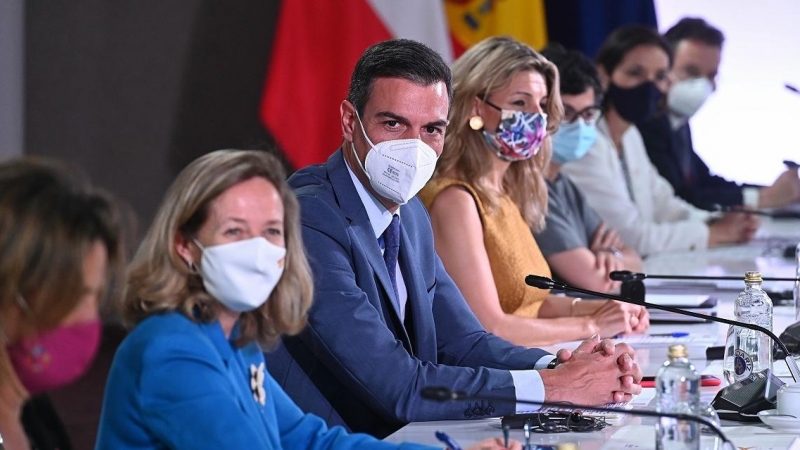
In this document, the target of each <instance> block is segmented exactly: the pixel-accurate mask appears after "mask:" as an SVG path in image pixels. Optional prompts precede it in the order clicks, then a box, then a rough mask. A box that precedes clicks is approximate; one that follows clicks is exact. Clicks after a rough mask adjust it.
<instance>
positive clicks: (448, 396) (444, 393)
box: [420, 386, 460, 402]
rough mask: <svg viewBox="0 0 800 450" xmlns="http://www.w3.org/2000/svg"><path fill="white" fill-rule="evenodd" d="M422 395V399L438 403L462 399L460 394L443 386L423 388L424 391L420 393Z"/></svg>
mask: <svg viewBox="0 0 800 450" xmlns="http://www.w3.org/2000/svg"><path fill="white" fill-rule="evenodd" d="M420 395H421V396H422V398H427V399H428V400H435V401H437V402H446V401H448V400H457V399H458V398H460V396H459V393H458V392H455V391H453V390H452V389H449V388H446V387H442V386H429V387H424V388H422V391H420Z"/></svg>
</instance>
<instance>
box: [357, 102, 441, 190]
mask: <svg viewBox="0 0 800 450" xmlns="http://www.w3.org/2000/svg"><path fill="white" fill-rule="evenodd" d="M356 118H357V119H358V124H359V125H361V132H362V133H364V138H365V139H366V140H367V143H368V144H369V145H370V150H369V151H368V152H367V157H366V159H365V161H364V165H361V160H359V159H358V154H357V153H356V148H355V145H353V146H352V148H353V153H354V154H355V156H356V161H358V164H359V165H361V169H362V170H364V173H365V174H366V175H367V179H369V184H370V185H371V186H372V188H373V189H375V192H377V193H378V195H380V196H381V197H384V198H387V199H389V200H391V201H393V202H394V203H397V204H398V205H405V204H406V203H408V201H409V200H411V199H412V198H413V197H414V196H415V195H417V193H418V192H419V191H420V189H422V188H423V187H424V186H425V183H427V182H428V180H430V179H431V176H432V175H433V171H434V170H435V169H436V161H437V160H438V159H439V156H438V155H437V154H436V151H434V150H433V149H432V148H431V147H430V146H429V145H428V144H426V143H424V142H422V140H421V139H395V140H391V141H383V142H379V143H378V144H377V145H376V144H373V143H372V141H371V140H370V139H369V136H367V131H366V130H365V129H364V124H363V123H361V117H359V116H358V112H356Z"/></svg>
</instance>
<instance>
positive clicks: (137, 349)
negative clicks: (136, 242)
mask: <svg viewBox="0 0 800 450" xmlns="http://www.w3.org/2000/svg"><path fill="white" fill-rule="evenodd" d="M263 363H264V357H263V354H262V353H261V350H260V349H259V348H258V347H257V346H256V345H255V344H250V345H248V346H246V347H244V348H237V347H235V346H234V345H233V344H232V343H231V342H230V341H229V340H228V339H226V338H225V335H224V334H223V332H222V328H221V327H220V325H219V322H214V323H210V324H202V323H195V322H193V321H191V320H189V319H188V318H187V317H186V316H184V315H183V314H181V313H177V312H172V313H167V314H162V315H156V316H152V317H150V318H148V319H146V320H144V321H143V322H142V323H140V324H139V325H138V326H136V328H135V329H134V330H133V331H132V332H131V334H130V335H128V336H127V337H126V338H125V341H124V342H123V343H122V345H121V346H120V347H119V349H118V350H117V353H116V355H115V356H114V362H113V364H112V365H111V372H110V373H109V376H108V380H107V384H106V393H105V398H104V400H103V412H102V416H101V419H100V430H99V434H98V438H97V443H96V448H97V449H166V448H171V449H214V450H217V449H222V448H257V449H282V448H286V449H351V448H364V447H368V448H385V449H396V448H414V449H416V448H426V449H427V448H430V447H425V446H418V445H414V444H401V445H400V446H398V445H397V444H390V443H386V442H381V441H378V440H376V439H374V438H373V437H371V436H366V435H350V434H348V433H347V432H346V431H345V430H344V429H342V428H341V427H337V428H331V429H329V428H328V427H327V426H326V425H325V423H324V422H323V421H322V419H320V418H319V417H315V416H313V415H310V414H304V413H303V412H302V411H300V408H298V407H297V406H296V405H295V404H294V403H293V402H292V400H291V399H290V398H289V397H288V396H287V395H286V393H284V392H283V390H282V389H281V388H280V387H279V386H278V384H277V383H275V380H273V379H272V377H270V376H269V374H268V373H266V374H265V376H264V378H263V386H264V390H263V393H264V396H263V397H261V398H263V399H264V403H263V405H262V404H261V402H259V401H257V400H256V397H255V395H254V391H253V390H251V379H252V376H253V375H252V374H253V372H257V368H258V367H259V365H260V364H263Z"/></svg>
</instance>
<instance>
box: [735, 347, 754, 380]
mask: <svg viewBox="0 0 800 450" xmlns="http://www.w3.org/2000/svg"><path fill="white" fill-rule="evenodd" d="M733 372H734V373H735V374H736V381H741V380H743V379H745V378H747V377H749V376H750V374H751V373H753V358H752V357H751V356H750V355H749V354H748V353H746V352H744V351H743V350H741V349H736V351H735V352H734V353H733Z"/></svg>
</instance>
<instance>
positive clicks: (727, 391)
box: [525, 275, 800, 422]
mask: <svg viewBox="0 0 800 450" xmlns="http://www.w3.org/2000/svg"><path fill="white" fill-rule="evenodd" d="M525 283H526V284H528V285H529V286H533V287H535V288H539V289H552V290H560V291H565V290H569V291H574V292H580V293H583V294H587V295H591V296H595V297H600V298H606V299H609V300H617V301H621V302H624V303H631V304H634V305H639V306H644V307H648V308H653V309H660V310H662V311H669V312H672V313H675V314H681V315H684V316H689V317H696V318H699V319H705V320H710V321H712V322H719V323H724V324H726V325H733V326H736V327H742V328H747V329H749V330H755V331H760V332H762V333H764V334H766V335H767V336H769V337H770V338H772V342H773V343H774V345H777V346H778V347H780V349H781V350H783V352H784V358H783V360H784V361H785V362H786V365H787V366H789V373H790V374H791V375H792V379H793V380H794V381H795V382H797V381H798V379H800V368H798V367H797V363H796V362H795V360H794V358H792V356H791V354H790V353H789V351H788V350H787V348H786V345H785V344H784V343H783V342H781V340H780V339H778V337H777V336H775V334H774V333H773V332H772V331H770V330H767V329H766V328H764V327H761V326H758V325H754V324H752V323H744V322H738V321H735V320H729V319H723V318H721V317H716V316H710V315H706V314H700V313H696V312H694V311H686V310H683V309H680V308H673V307H671V306H664V305H657V304H654V303H648V302H645V301H643V300H636V299H632V298H627V297H622V296H619V295H612V294H605V293H602V292H595V291H590V290H588V289H581V288H577V287H574V286H567V285H566V284H564V283H559V282H556V281H553V280H551V279H550V278H547V277H542V276H538V275H528V276H527V277H525ZM781 385H783V382H782V381H780V380H779V379H778V378H777V377H775V376H774V375H772V373H771V371H769V370H766V371H763V372H756V373H754V374H751V375H750V376H749V377H747V378H745V379H743V380H740V381H738V382H736V383H734V384H732V385H730V386H728V387H726V388H724V389H722V390H721V391H719V392H718V393H717V396H716V397H715V398H714V400H713V401H712V402H711V405H712V406H714V408H716V409H717V412H718V413H719V416H720V417H722V418H725V419H730V420H738V421H749V422H756V421H758V420H760V419H759V418H758V415H757V413H758V412H759V411H763V410H765V409H772V408H774V403H775V402H774V400H773V399H774V397H775V395H776V394H777V390H778V388H779V387H780V386H781Z"/></svg>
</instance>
